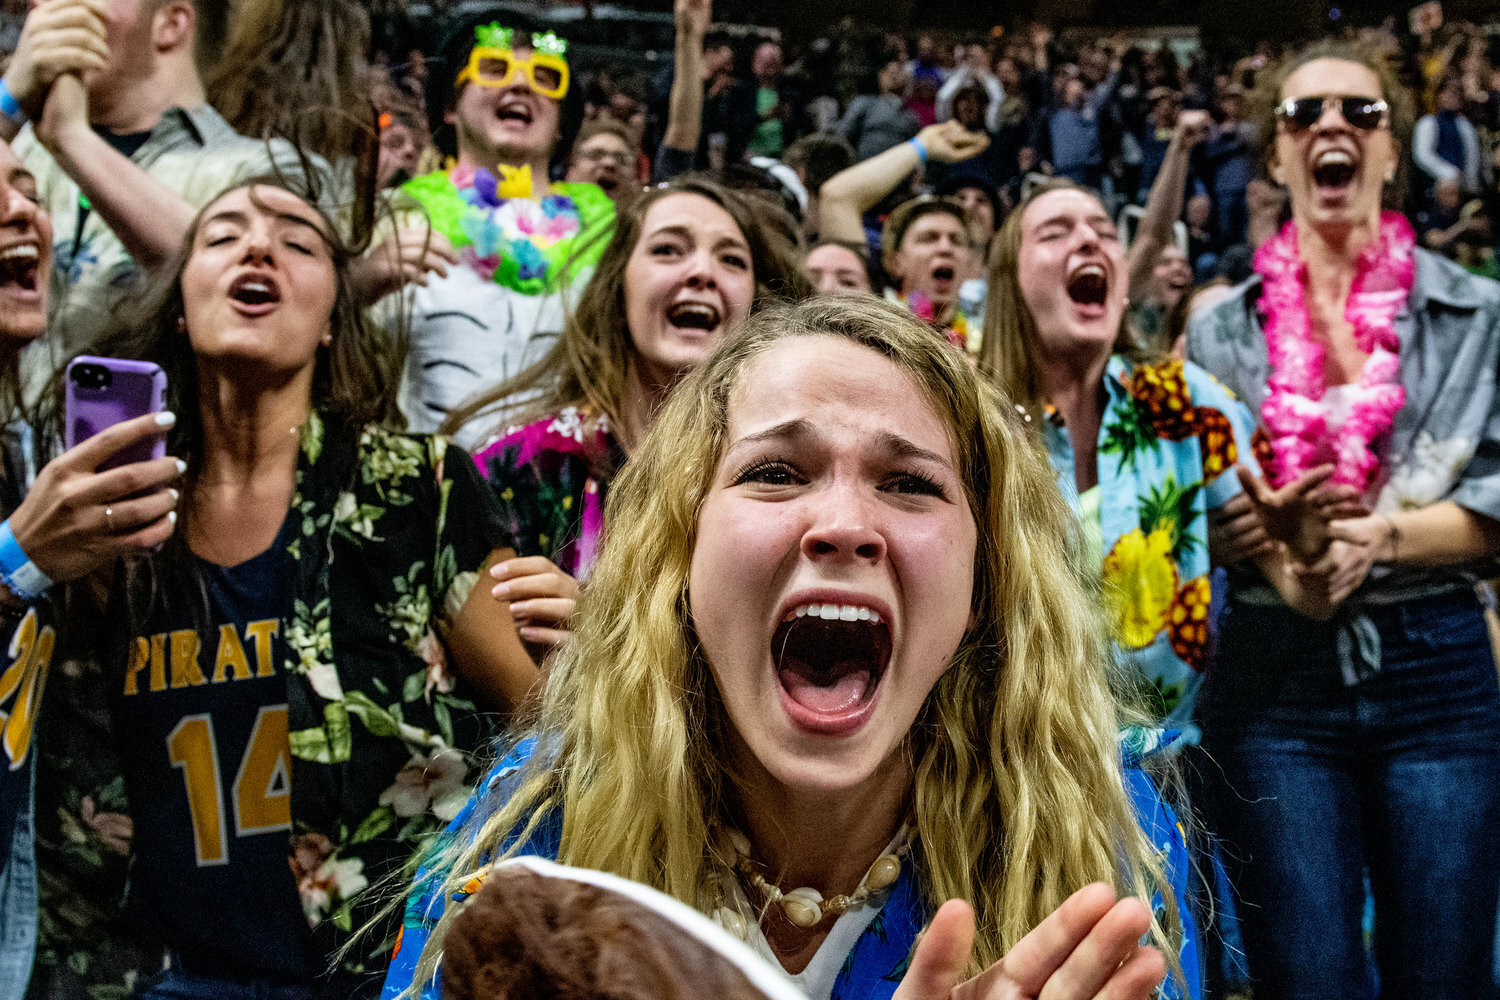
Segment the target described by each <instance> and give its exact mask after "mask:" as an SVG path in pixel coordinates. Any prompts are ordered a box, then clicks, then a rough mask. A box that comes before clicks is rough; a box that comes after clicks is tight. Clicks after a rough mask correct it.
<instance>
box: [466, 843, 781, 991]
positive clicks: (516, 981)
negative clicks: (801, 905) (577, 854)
mask: <svg viewBox="0 0 1500 1000" xmlns="http://www.w3.org/2000/svg"><path fill="white" fill-rule="evenodd" d="M442 983H443V998H444V1000H522V998H525V1000H700V998H705V997H712V998H715V1000H766V997H765V994H764V993H762V992H761V991H760V990H758V989H756V988H755V986H753V985H752V984H751V983H750V981H749V980H748V979H747V978H746V977H745V974H744V973H743V972H741V971H740V970H739V969H738V968H736V967H735V966H734V965H733V964H732V963H731V962H730V961H729V960H728V959H727V958H725V957H724V956H723V955H722V954H720V953H719V952H718V951H716V950H714V949H713V948H711V947H709V946H708V945H707V944H705V943H703V942H702V941H700V940H698V939H697V938H695V937H693V936H692V935H691V934H689V933H688V932H687V931H685V930H683V929H682V928H681V927H679V926H677V925H676V924H674V923H672V922H671V921H669V920H667V919H666V918H665V917H663V916H661V915H660V914H658V913H656V912H654V911H652V910H650V909H648V908H647V907H645V906H643V905H641V904H640V903H637V902H636V901H634V900H632V899H629V898H627V897H626V896H623V895H621V894H619V893H616V892H612V891H610V890H608V889H602V888H600V887H598V886H593V885H587V884H585V883H582V882H574V881H569V880H567V879H558V878H548V877H546V876H544V875H540V874H538V873H536V872H533V871H530V870H527V869H524V868H509V869H498V870H495V871H492V872H491V873H490V875H489V877H488V878H487V879H486V880H485V885H484V888H482V889H481V890H480V891H479V892H478V893H477V894H476V895H475V896H474V897H473V898H472V899H471V900H470V901H469V902H468V904H467V905H466V906H465V907H464V911H463V912H462V913H461V914H459V915H458V917H457V918H455V919H454V921H453V925H452V927H451V928H450V929H449V931H448V934H447V936H446V938H445V945H444V955H443V974H442Z"/></svg>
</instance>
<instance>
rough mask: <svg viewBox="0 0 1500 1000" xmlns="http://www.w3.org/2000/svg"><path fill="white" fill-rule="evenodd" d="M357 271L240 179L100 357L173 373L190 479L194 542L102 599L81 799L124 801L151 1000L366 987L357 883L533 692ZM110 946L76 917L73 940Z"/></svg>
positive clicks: (178, 438) (377, 954)
mask: <svg viewBox="0 0 1500 1000" xmlns="http://www.w3.org/2000/svg"><path fill="white" fill-rule="evenodd" d="M349 259H350V251H349V249H348V248H347V247H345V246H344V245H342V243H341V242H340V240H339V237H338V235H337V234H336V232H335V231H334V229H333V227H332V226H331V225H330V223H329V222H328V220H327V219H326V218H325V217H324V216H323V215H322V214H321V212H320V211H319V210H318V209H317V208H316V207H314V205H313V204H312V203H311V202H310V201H309V200H307V199H305V198H303V197H301V196H299V195H298V194H295V193H293V192H292V191H290V190H288V189H286V188H284V187H281V186H278V185H277V184H276V183H275V182H264V183H251V184H249V185H246V186H242V187H237V188H233V189H231V190H229V191H228V192H226V193H225V194H223V195H221V196H220V197H219V198H218V199H217V200H215V201H213V202H211V203H210V204H209V205H208V206H207V207H206V208H205V209H204V210H203V211H202V212H201V213H200V215H199V216H198V218H197V220H196V221H195V222H194V224H193V226H192V227H191V229H190V231H189V234H188V236H187V239H186V241H185V244H184V246H183V248H182V250H181V252H180V254H179V256H178V258H177V259H176V261H175V262H174V263H173V264H172V265H171V266H170V267H169V268H168V269H167V270H166V271H165V272H164V273H163V275H162V276H161V281H160V284H159V286H158V287H157V288H156V289H155V290H154V291H153V292H151V293H149V294H148V296H147V298H146V300H145V303H144V309H143V314H142V316H141V317H139V318H136V319H134V320H133V321H131V322H130V323H129V324H128V325H127V326H125V327H123V331H124V332H123V333H121V334H120V335H118V336H116V337H113V338H108V339H107V340H106V343H105V344H104V345H101V347H100V348H99V349H97V350H96V353H99V354H102V355H111V356H116V357H126V358H139V359H143V360H151V361H154V362H156V363H157V364H159V365H160V366H161V367H162V368H163V369H164V370H165V372H166V374H167V381H168V390H167V393H168V403H169V405H170V407H171V408H172V409H174V410H175V411H176V412H177V413H178V415H179V416H178V420H177V422H176V424H175V426H174V427H173V429H172V431H171V432H170V434H169V437H168V444H169V446H170V448H171V451H172V452H173V453H174V454H176V455H178V456H180V457H181V459H182V460H183V464H184V473H183V477H182V481H181V484H180V488H181V500H180V505H179V509H180V512H181V518H180V522H179V525H180V527H181V529H182V530H180V531H178V532H177V533H176V534H175V535H173V536H172V537H171V538H170V539H169V540H168V541H167V543H166V545H165V546H164V547H163V548H162V549H161V551H159V552H156V553H153V554H151V555H149V556H148V557H147V558H144V559H137V560H127V561H126V562H124V563H122V564H120V565H119V566H118V568H117V570H116V572H115V574H114V577H113V581H112V583H111V584H110V585H109V586H108V588H107V596H106V597H105V600H104V601H103V607H104V611H105V615H104V622H103V627H102V628H101V629H100V642H99V649H100V655H99V661H100V663H101V664H102V666H101V668H100V670H101V674H100V676H98V677H97V678H95V682H94V687H95V688H96V689H97V690H102V692H103V699H104V701H103V705H102V708H103V709H104V712H103V718H104V719H105V720H106V721H107V725H108V726H109V727H110V728H111V730H112V733H113V750H114V752H115V753H116V755H117V759H116V763H117V764H118V769H117V770H115V771H114V772H113V773H107V772H108V771H109V770H110V769H108V768H106V767H104V766H103V765H101V764H100V763H99V762H98V761H97V760H95V761H94V762H93V764H92V765H91V766H92V768H93V770H92V774H91V776H90V777H91V779H92V780H91V781H90V782H89V783H88V784H87V785H85V786H83V787H77V788H74V789H72V790H71V793H70V792H64V794H63V799H64V802H65V803H68V802H78V803H83V802H85V801H86V800H88V801H93V802H98V801H99V798H100V796H103V795H105V794H106V790H107V789H108V788H110V787H113V788H116V789H119V788H121V787H123V789H124V792H125V795H126V797H127V798H128V804H127V803H125V802H118V803H115V804H114V805H113V806H112V808H113V809H114V810H116V811H117V812H118V813H119V814H122V815H128V816H129V817H130V818H131V820H132V821H133V834H134V836H133V843H125V844H122V843H120V842H121V841H125V839H126V838H125V837H124V836H121V835H118V834H119V831H117V836H116V838H115V840H116V844H115V847H116V848H117V852H118V849H121V848H128V849H129V850H130V852H131V854H132V860H131V868H130V898H129V902H128V904H127V906H126V909H125V911H124V915H125V917H126V919H127V921H128V926H129V928H130V934H131V936H133V938H134V939H135V944H136V945H137V946H138V947H139V948H140V949H142V950H143V952H144V954H145V955H147V956H151V957H153V958H154V965H155V968H156V969H162V968H163V963H165V971H163V972H161V973H160V974H159V975H158V976H157V977H155V978H154V979H151V980H149V981H145V982H144V984H143V985H141V986H139V987H138V988H137V990H136V991H135V994H134V995H136V996H139V997H152V998H156V997H166V996H173V997H177V996H182V995H194V996H216V997H217V996H223V997H239V996H252V995H259V996H263V995H266V994H267V992H268V991H269V992H271V993H273V994H274V995H277V996H289V997H322V996H332V995H337V996H340V997H345V996H350V995H358V994H359V993H360V990H361V987H362V978H361V974H362V973H364V972H366V971H367V970H370V969H375V970H378V969H380V968H382V967H383V964H384V963H383V958H384V955H385V953H386V952H387V951H388V947H389V945H388V942H385V941H381V940H371V941H367V942H364V944H363V945H362V946H361V947H358V948H355V949H350V950H348V951H342V950H341V948H342V945H344V944H345V942H346V941H347V937H346V934H347V932H349V931H350V930H352V929H354V928H358V927H360V926H362V925H363V924H365V923H366V921H367V920H368V919H369V918H370V916H371V915H372V912H373V910H371V911H366V909H365V908H364V896H365V892H364V891H365V890H366V888H367V887H368V886H370V885H373V884H375V883H378V882H379V881H380V880H382V879H383V878H386V877H388V876H390V875H392V874H394V873H396V872H398V871H399V870H400V868H401V866H402V865H404V864H405V863H406V861H407V859H408V856H409V855H410V854H411V853H412V852H414V851H416V850H417V849H418V848H419V847H421V846H423V845H424V844H425V843H426V838H427V837H428V836H429V834H431V833H432V832H434V831H436V830H438V829H440V828H441V827H442V825H443V824H444V823H445V822H446V821H447V820H449V819H451V818H452V816H453V815H454V813H455V812H456V811H457V809H458V808H459V806H460V805H461V804H462V803H463V801H464V799H465V798H466V797H467V794H468V790H469V787H470V785H469V765H470V760H469V752H471V751H474V750H476V749H478V748H479V747H480V746H482V745H483V744H484V743H485V741H486V739H487V738H488V737H489V735H491V734H490V732H489V728H488V725H487V722H486V721H485V720H484V719H483V717H481V716H480V714H479V710H480V709H485V710H490V711H499V712H507V711H510V710H512V709H514V708H515V707H517V706H518V705H519V704H520V703H521V702H522V701H523V700H524V698H525V697H526V695H527V693H528V692H529V690H530V689H531V687H532V685H533V684H534V683H535V681H536V679H537V672H536V668H535V667H534V666H533V665H532V664H531V661H530V660H529V659H528V658H527V656H526V653H525V651H524V650H523V649H522V648H521V645H520V642H519V640H518V639H517V637H516V634H515V630H514V628H513V627H512V625H511V624H510V622H509V619H508V616H507V613H506V610H505V608H504V606H503V605H501V604H499V603H497V602H495V601H494V600H493V598H491V597H490V595H489V594H488V593H486V592H485V591H484V589H483V588H481V589H480V591H479V592H478V593H477V594H475V595H474V596H473V598H472V599H470V591H471V590H472V587H473V584H474V582H475V580H476V579H477V577H478V574H479V572H480V571H481V570H483V568H484V567H485V566H486V565H487V564H488V562H489V561H490V560H491V558H492V554H493V553H494V550H495V548H496V541H495V540H496V539H497V538H498V537H499V531H498V522H497V518H496V516H495V514H494V511H493V509H492V506H491V501H490V500H489V499H488V495H487V492H486V491H485V490H484V489H483V487H482V486H481V484H480V482H479V479H478V475H477V472H476V470H475V468H474V465H473V463H472V462H471V461H470V460H469V459H468V457H467V456H466V455H465V454H464V453H463V452H462V451H459V450H457V449H450V448H449V447H448V445H447V444H446V442H445V441H443V439H441V438H427V437H411V436H407V435H404V434H401V433H396V432H392V431H387V430H385V429H384V426H385V425H386V421H388V420H390V419H391V418H393V417H394V416H395V409H394V406H393V403H392V396H393V389H394V385H395V379H394V378H393V377H391V371H392V366H391V364H390V362H389V360H388V359H387V358H386V357H385V356H384V355H383V353H382V351H381V348H380V347H379V345H380V343H381V342H380V341H378V340H377V339H376V338H375V336H374V335H373V334H372V333H371V332H370V331H369V330H368V329H367V328H366V326H365V324H364V322H363V319H362V316H361V314H360V312H359V310H358V308H357V307H356V306H355V302H354V298H353V295H352V292H351V290H350V282H349V276H348V266H347V265H348V261H349ZM121 530H124V529H123V528H122V529H121ZM59 735H65V734H61V733H59ZM52 749H53V748H51V747H49V753H51V752H52ZM57 750H58V753H59V756H60V758H61V759H64V760H68V759H74V758H76V757H77V756H78V754H76V753H73V752H70V749H69V747H68V746H66V745H64V746H60V747H58V748H57ZM121 776H123V785H121V784H119V783H118V782H117V780H116V779H118V778H119V777H121ZM116 797H117V798H118V791H117V792H116ZM96 820H97V809H95V811H94V812H93V814H92V815H90V814H89V810H88V809H85V808H80V809H79V812H78V815H77V826H78V827H79V828H81V829H84V830H89V829H91V828H94V829H96V828H97V827H98V825H99V824H98V823H97V822H96ZM59 875H60V876H61V877H66V878H69V879H72V880H74V881H75V882H76V880H77V879H79V878H80V877H81V878H85V879H87V878H89V877H90V873H89V872H88V871H87V870H83V871H73V872H69V873H66V874H65V875H63V874H62V873H59ZM109 930H110V929H109V928H107V927H105V926H103V925H102V924H101V925H99V926H92V927H88V928H80V929H79V934H78V940H79V941H80V945H79V947H78V949H77V950H78V951H79V952H83V953H84V954H85V956H86V955H87V953H88V949H89V948H90V947H97V946H96V945H93V944H92V942H96V941H103V940H105V939H106V938H107V937H108V934H109ZM71 957H72V956H70V959H71ZM336 962H337V967H336V968H333V970H332V971H329V970H330V968H331V967H333V966H334V965H335V963H336ZM142 978H143V979H144V977H142ZM257 991H259V992H257Z"/></svg>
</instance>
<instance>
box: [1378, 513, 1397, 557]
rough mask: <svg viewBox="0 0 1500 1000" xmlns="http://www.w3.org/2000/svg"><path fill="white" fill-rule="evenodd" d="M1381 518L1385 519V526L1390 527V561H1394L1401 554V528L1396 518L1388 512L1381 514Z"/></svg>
mask: <svg viewBox="0 0 1500 1000" xmlns="http://www.w3.org/2000/svg"><path fill="white" fill-rule="evenodd" d="M1380 518H1381V520H1383V521H1385V524H1386V527H1387V528H1389V529H1390V535H1389V536H1388V537H1389V539H1390V543H1391V558H1390V559H1389V561H1390V562H1396V561H1397V559H1398V557H1399V556H1400V554H1401V529H1400V527H1398V526H1397V524H1396V519H1395V518H1394V517H1391V515H1389V514H1381V515H1380Z"/></svg>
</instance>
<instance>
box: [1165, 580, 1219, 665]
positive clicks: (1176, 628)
mask: <svg viewBox="0 0 1500 1000" xmlns="http://www.w3.org/2000/svg"><path fill="white" fill-rule="evenodd" d="M1209 597H1210V588H1209V585H1208V574H1207V573H1205V574H1204V575H1202V576H1199V577H1194V578H1193V579H1191V580H1189V581H1188V582H1187V583H1185V584H1183V585H1182V589H1181V590H1179V591H1178V592H1177V598H1176V600H1174V601H1173V602H1172V610H1171V611H1170V612H1169V614H1168V618H1169V621H1168V625H1167V629H1168V631H1167V637H1168V638H1169V639H1170V640H1171V643H1172V652H1174V653H1176V654H1177V658H1178V659H1179V660H1181V661H1182V662H1183V663H1186V664H1187V665H1188V666H1190V667H1192V668H1193V669H1194V670H1197V671H1200V672H1201V671H1202V670H1203V668H1204V667H1205V666H1207V665H1208V603H1209Z"/></svg>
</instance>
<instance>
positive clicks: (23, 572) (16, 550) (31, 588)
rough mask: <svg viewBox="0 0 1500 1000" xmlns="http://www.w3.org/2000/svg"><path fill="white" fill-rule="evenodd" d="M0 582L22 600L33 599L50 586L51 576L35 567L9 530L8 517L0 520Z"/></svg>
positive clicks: (13, 533)
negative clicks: (2, 520)
mask: <svg viewBox="0 0 1500 1000" xmlns="http://www.w3.org/2000/svg"><path fill="white" fill-rule="evenodd" d="M0 583H4V584H5V586H6V588H7V589H9V590H10V592H11V593H12V594H14V595H16V596H17V597H19V598H20V599H21V600H23V601H35V600H37V599H38V598H40V597H41V596H42V595H43V594H45V593H46V592H47V588H49V587H51V586H52V578H51V577H49V576H48V575H47V574H46V573H43V572H42V571H41V570H40V569H38V568H37V565H36V563H34V562H32V561H31V557H30V556H28V555H27V554H26V552H25V550H24V549H22V548H21V543H20V542H18V541H16V536H15V532H13V531H11V528H10V519H9V518H7V519H6V520H5V521H4V522H0Z"/></svg>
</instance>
